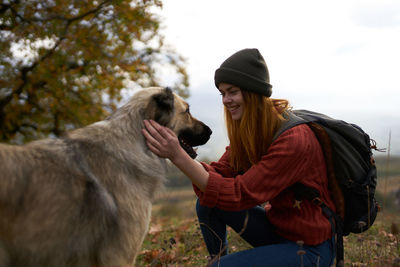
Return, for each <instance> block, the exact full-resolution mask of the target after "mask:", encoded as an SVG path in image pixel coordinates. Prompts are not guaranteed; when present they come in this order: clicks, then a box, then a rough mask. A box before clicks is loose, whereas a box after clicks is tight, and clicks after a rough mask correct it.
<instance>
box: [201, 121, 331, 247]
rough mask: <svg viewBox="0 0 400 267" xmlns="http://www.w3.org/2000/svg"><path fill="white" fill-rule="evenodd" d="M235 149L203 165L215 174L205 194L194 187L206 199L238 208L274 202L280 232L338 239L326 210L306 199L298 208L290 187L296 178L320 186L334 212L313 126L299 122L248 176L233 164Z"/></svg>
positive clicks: (307, 239)
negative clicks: (216, 160) (237, 171)
mask: <svg viewBox="0 0 400 267" xmlns="http://www.w3.org/2000/svg"><path fill="white" fill-rule="evenodd" d="M229 154H230V151H229V147H227V149H226V152H225V153H224V154H223V156H222V157H221V159H220V160H219V161H218V162H212V163H211V164H210V165H208V164H205V163H202V164H203V166H204V168H205V169H206V170H207V171H208V173H209V179H208V184H207V186H206V189H205V192H201V191H200V190H199V189H198V188H197V187H196V186H194V190H195V192H196V194H197V196H198V197H199V199H200V203H201V204H202V205H204V206H208V207H218V208H220V209H224V210H231V211H238V210H243V209H248V208H251V207H254V206H256V205H259V204H262V203H265V202H267V201H269V202H270V204H271V206H272V208H271V209H270V210H269V211H267V217H268V219H269V220H270V222H271V223H272V224H273V225H274V226H276V229H277V232H278V234H280V235H281V236H283V237H284V238H286V239H288V240H292V241H299V240H302V241H304V243H305V244H308V245H316V244H320V243H322V242H323V241H325V240H327V239H329V238H331V237H332V232H331V225H330V222H329V220H328V219H327V218H326V217H325V216H324V214H323V213H322V211H321V209H320V208H319V207H318V206H316V205H315V204H313V203H311V202H309V201H307V200H303V201H302V203H301V205H300V207H301V208H300V209H298V208H295V207H293V204H294V194H293V192H292V191H291V190H285V189H287V188H288V187H289V186H291V185H293V184H294V183H296V182H299V181H300V182H301V183H303V184H304V185H306V186H310V187H313V188H315V189H317V190H318V191H319V193H320V196H321V198H322V200H323V201H324V202H325V203H326V204H327V205H328V207H330V208H331V209H333V210H334V205H333V202H332V199H331V195H330V193H329V191H328V185H327V183H328V182H327V175H326V165H325V161H324V157H323V152H322V150H321V147H320V145H319V143H318V140H317V139H316V137H315V136H314V133H313V132H312V130H311V129H310V128H309V127H308V126H307V125H304V124H303V125H298V126H296V127H293V128H292V129H290V130H287V131H286V132H284V133H283V134H282V135H280V136H279V137H278V138H277V139H276V140H275V141H274V142H273V143H272V144H271V146H270V147H269V149H268V152H267V154H265V155H264V156H263V157H262V158H261V160H260V161H259V162H258V163H257V164H254V165H253V166H252V167H251V168H250V169H249V170H248V171H247V172H245V173H244V174H243V175H239V174H238V173H235V172H234V171H233V170H232V169H231V167H230V166H229Z"/></svg>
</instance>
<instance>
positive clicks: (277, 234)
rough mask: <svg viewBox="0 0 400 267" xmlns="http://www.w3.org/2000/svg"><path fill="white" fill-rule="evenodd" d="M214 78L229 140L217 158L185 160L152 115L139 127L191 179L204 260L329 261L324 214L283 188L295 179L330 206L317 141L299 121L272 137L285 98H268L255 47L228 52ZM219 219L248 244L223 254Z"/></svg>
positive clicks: (330, 242) (225, 263)
mask: <svg viewBox="0 0 400 267" xmlns="http://www.w3.org/2000/svg"><path fill="white" fill-rule="evenodd" d="M214 78H215V85H216V87H217V88H218V90H219V91H220V93H221V95H222V102H223V104H224V109H225V119H226V125H227V131H228V136H229V140H230V145H229V146H228V147H227V149H226V151H225V153H224V154H223V155H222V157H221V158H220V159H219V161H218V162H212V163H211V164H206V163H199V162H197V161H195V160H193V159H191V158H190V157H189V156H188V155H187V154H186V153H185V151H184V150H183V149H182V148H181V147H180V145H179V141H178V140H177V137H176V136H175V135H174V133H173V132H172V131H171V130H169V129H168V128H165V127H162V126H160V125H158V124H157V123H155V122H154V121H145V126H146V129H144V130H143V134H144V136H145V137H146V139H147V144H148V146H149V148H150V149H151V150H152V151H153V152H154V153H156V154H157V155H159V156H160V157H165V158H169V159H170V160H171V162H172V163H174V164H175V165H176V166H177V167H178V168H179V169H181V170H182V171H183V172H184V173H185V174H186V175H187V177H188V178H189V179H190V180H191V181H192V183H193V187H194V190H195V192H196V194H197V196H198V202H197V207H196V208H197V216H198V219H199V222H200V225H201V230H202V234H203V238H204V241H205V243H206V246H207V249H208V251H209V253H210V256H211V263H214V264H215V266H331V265H332V263H333V260H334V255H335V251H334V246H333V240H332V239H333V234H332V231H331V225H330V222H329V220H328V219H327V218H326V217H325V216H324V215H323V213H322V212H321V209H320V208H319V207H318V206H316V205H314V204H313V203H311V202H310V201H307V200H303V201H301V202H300V201H296V200H295V197H294V192H293V191H292V190H291V189H290V187H291V186H292V185H294V184H295V183H297V182H301V183H302V184H304V185H306V186H308V187H312V188H314V189H317V190H318V191H319V193H320V196H321V198H322V200H323V201H324V202H325V203H326V204H327V205H328V207H330V208H331V209H333V210H334V205H333V203H332V200H331V196H330V194H329V191H328V185H327V184H328V182H327V175H326V166H325V162H324V158H323V153H322V150H321V147H320V145H319V143H318V140H317V139H316V137H315V136H314V134H313V132H312V131H311V129H310V128H308V126H307V125H305V124H302V125H298V126H295V127H293V128H291V129H289V130H287V131H285V132H284V133H283V134H281V135H280V136H279V137H277V138H276V139H274V134H275V133H276V132H277V130H278V129H279V127H280V126H281V125H282V123H283V122H284V121H285V119H284V114H285V112H286V110H287V106H288V102H287V101H286V100H273V99H271V98H270V96H271V93H272V90H271V88H272V86H271V85H270V83H269V73H268V69H267V66H266V64H265V61H264V59H263V57H262V55H261V54H260V52H259V51H258V50H257V49H244V50H241V51H238V52H236V53H235V54H233V55H232V56H231V57H229V58H228V59H226V60H225V61H224V62H223V63H222V65H221V66H220V68H219V69H217V70H216V72H215V77H214ZM262 205H264V207H262ZM227 225H228V226H230V227H231V228H232V229H234V230H235V231H236V232H238V233H239V234H240V235H241V237H242V238H243V239H244V240H246V241H247V242H248V243H249V244H251V245H252V246H253V247H254V248H252V249H249V250H246V251H241V252H238V253H233V254H228V249H227V245H228V244H227V240H226V226H227ZM221 256H222V257H221Z"/></svg>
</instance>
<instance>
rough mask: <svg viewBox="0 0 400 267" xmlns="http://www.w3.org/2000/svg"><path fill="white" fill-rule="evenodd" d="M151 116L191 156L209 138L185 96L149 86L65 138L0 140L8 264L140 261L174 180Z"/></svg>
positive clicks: (1, 222) (3, 246)
mask: <svg viewBox="0 0 400 267" xmlns="http://www.w3.org/2000/svg"><path fill="white" fill-rule="evenodd" d="M143 119H154V120H156V121H158V122H159V123H161V124H162V125H166V126H167V127H169V128H171V129H172V130H173V131H174V132H175V133H176V134H177V135H178V137H179V139H180V140H181V144H182V146H184V148H185V149H186V150H187V152H188V153H190V154H192V155H193V153H194V151H193V150H192V149H191V146H198V145H202V144H204V143H206V142H207V141H208V139H209V137H210V134H211V130H210V129H209V128H208V127H207V126H206V125H205V124H203V123H202V122H200V121H198V120H196V119H195V118H193V117H192V116H191V114H190V112H189V108H188V104H187V103H186V102H184V101H183V99H182V98H180V97H179V96H177V95H176V94H174V93H173V92H172V91H171V90H169V89H163V88H149V89H144V90H142V91H140V92H138V93H137V94H135V96H134V97H133V98H132V99H131V100H130V101H129V102H128V103H127V104H126V105H125V106H123V107H122V108H120V109H119V110H117V111H116V112H115V113H114V114H113V115H111V116H110V117H109V118H107V119H106V120H104V121H101V122H98V123H94V124H92V125H89V126H87V127H84V128H81V129H77V130H75V131H72V132H70V133H68V134H67V135H66V137H64V138H60V139H46V140H40V141H35V142H32V143H29V144H27V145H24V146H11V145H4V144H0V266H1V267H5V266H24V267H25V266H35V267H36V266H57V267H62V266H85V267H87V266H107V267H110V266H132V265H133V264H134V261H135V258H136V255H137V253H138V252H139V250H140V246H141V244H142V242H143V239H144V237H145V235H146V233H147V228H148V224H149V220H150V212H151V202H152V199H153V196H154V194H155V192H156V191H157V190H159V189H161V188H162V187H163V180H164V179H165V174H166V163H165V160H163V159H161V158H159V157H157V156H156V155H154V154H153V153H151V151H150V150H149V149H148V148H147V146H146V144H145V141H144V137H143V136H142V133H141V129H142V128H143V127H144V126H143Z"/></svg>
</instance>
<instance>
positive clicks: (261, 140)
mask: <svg viewBox="0 0 400 267" xmlns="http://www.w3.org/2000/svg"><path fill="white" fill-rule="evenodd" d="M241 92H242V96H243V101H244V110H243V114H242V117H241V119H240V120H232V117H231V114H230V112H229V111H228V110H227V109H226V107H225V108H224V110H225V122H226V128H227V132H228V137H229V141H230V164H231V166H232V168H233V169H234V170H235V171H237V172H245V171H247V170H248V169H249V168H250V167H251V165H253V164H255V163H257V162H258V161H260V159H261V157H262V156H263V155H265V154H266V153H267V150H268V148H269V146H270V144H271V142H272V138H273V137H274V134H275V132H276V131H277V130H278V129H279V127H280V126H281V125H282V122H283V121H284V120H285V119H284V118H283V116H282V114H283V112H285V111H286V110H287V109H288V106H289V103H288V101H287V100H284V99H271V98H269V97H265V96H262V95H259V94H255V93H251V92H248V91H245V90H241Z"/></svg>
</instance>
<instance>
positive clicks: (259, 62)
mask: <svg viewBox="0 0 400 267" xmlns="http://www.w3.org/2000/svg"><path fill="white" fill-rule="evenodd" d="M214 81H215V86H216V87H217V88H218V85H219V84H220V83H222V82H225V83H229V84H232V85H235V86H237V87H239V88H240V89H242V90H246V91H250V92H253V93H257V94H261V95H264V96H267V97H270V96H271V94H272V89H271V88H272V85H271V84H270V83H269V72H268V68H267V64H266V63H265V61H264V58H263V56H262V55H261V54H260V52H259V51H258V49H255V48H253V49H243V50H240V51H238V52H236V53H235V54H233V55H232V56H230V57H229V58H227V59H226V60H225V61H224V62H223V63H222V64H221V66H220V67H219V69H217V70H216V71H215V76H214Z"/></svg>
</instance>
